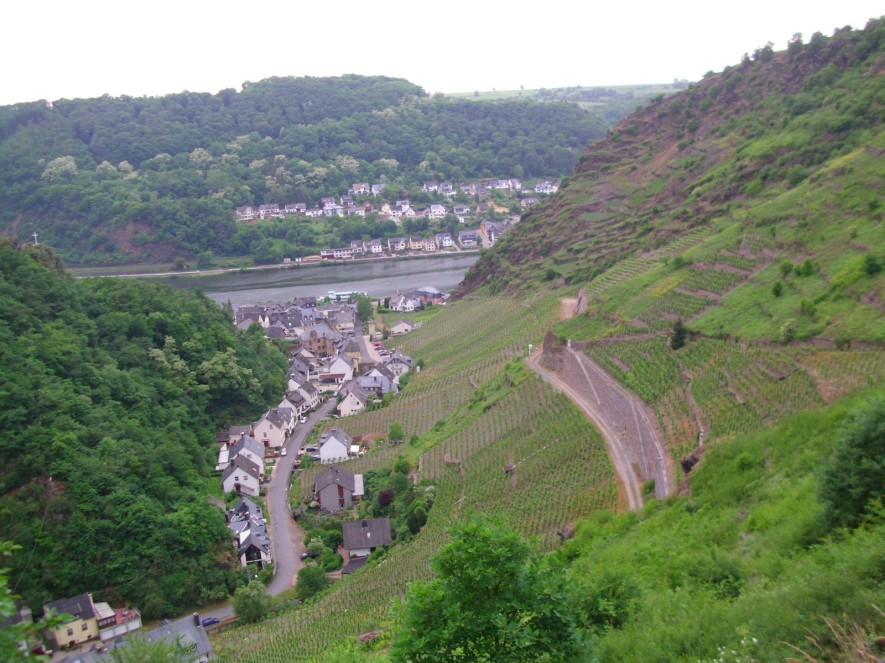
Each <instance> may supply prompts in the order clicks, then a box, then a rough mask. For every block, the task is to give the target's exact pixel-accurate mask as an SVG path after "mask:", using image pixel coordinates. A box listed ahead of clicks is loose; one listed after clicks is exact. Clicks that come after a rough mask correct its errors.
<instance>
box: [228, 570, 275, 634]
mask: <svg viewBox="0 0 885 663" xmlns="http://www.w3.org/2000/svg"><path fill="white" fill-rule="evenodd" d="M233 604H234V614H235V615H236V616H237V617H239V618H240V621H243V622H245V623H247V624H251V623H252V622H258V621H261V620H262V619H264V617H265V616H266V615H267V611H268V610H269V609H270V594H268V593H267V588H266V587H265V586H264V584H263V583H261V582H259V581H258V580H253V581H252V582H250V583H249V584H248V585H244V586H243V587H239V588H238V589H237V591H236V592H234V598H233Z"/></svg>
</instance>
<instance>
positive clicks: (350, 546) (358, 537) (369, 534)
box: [341, 518, 391, 573]
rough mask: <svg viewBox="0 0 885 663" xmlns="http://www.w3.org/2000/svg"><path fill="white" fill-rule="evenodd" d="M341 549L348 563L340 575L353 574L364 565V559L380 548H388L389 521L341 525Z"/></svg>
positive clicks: (366, 521) (356, 521) (360, 521)
mask: <svg viewBox="0 0 885 663" xmlns="http://www.w3.org/2000/svg"><path fill="white" fill-rule="evenodd" d="M341 530H342V535H343V542H342V547H343V548H344V549H345V550H346V551H347V556H348V559H349V563H348V564H347V566H346V567H345V569H343V570H342V573H345V572H346V573H353V572H354V571H355V570H357V569H358V568H360V567H361V566H362V565H363V564H365V559H366V558H367V557H368V556H369V555H370V554H371V553H372V552H373V551H374V550H375V549H376V548H379V547H381V546H389V545H390V541H391V536H390V519H389V518H374V519H372V520H353V521H351V522H347V523H342V524H341Z"/></svg>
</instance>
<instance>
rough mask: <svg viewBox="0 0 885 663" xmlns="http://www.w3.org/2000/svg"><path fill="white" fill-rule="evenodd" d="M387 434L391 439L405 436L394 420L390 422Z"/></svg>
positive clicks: (399, 438)
mask: <svg viewBox="0 0 885 663" xmlns="http://www.w3.org/2000/svg"><path fill="white" fill-rule="evenodd" d="M387 435H388V437H389V438H390V440H391V441H393V440H401V439H403V438H404V437H405V436H406V434H405V433H404V432H403V427H402V426H400V425H399V424H398V423H396V422H395V421H394V422H393V423H392V424H390V430H389V431H388V433H387Z"/></svg>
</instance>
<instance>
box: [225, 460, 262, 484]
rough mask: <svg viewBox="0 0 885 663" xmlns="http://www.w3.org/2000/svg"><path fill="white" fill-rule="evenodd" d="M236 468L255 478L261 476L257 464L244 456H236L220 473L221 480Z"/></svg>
mask: <svg viewBox="0 0 885 663" xmlns="http://www.w3.org/2000/svg"><path fill="white" fill-rule="evenodd" d="M237 470H241V471H243V472H246V473H247V474H249V475H250V476H252V477H254V478H256V479H258V478H260V477H261V470H260V469H259V467H258V465H256V464H255V463H253V462H252V461H251V460H249V459H248V458H246V457H245V456H237V457H236V458H234V459H233V460H232V461H231V464H230V465H228V466H227V467H225V468H224V473H223V474H222V475H221V480H222V481H224V480H225V479H227V478H228V477H229V476H230V475H231V474H233V473H234V472H236V471H237Z"/></svg>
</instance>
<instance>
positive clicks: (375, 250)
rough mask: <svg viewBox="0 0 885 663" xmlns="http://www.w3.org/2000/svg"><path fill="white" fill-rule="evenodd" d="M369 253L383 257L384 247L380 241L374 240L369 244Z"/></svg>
mask: <svg viewBox="0 0 885 663" xmlns="http://www.w3.org/2000/svg"><path fill="white" fill-rule="evenodd" d="M369 252H370V253H371V254H372V255H373V256H377V255H381V254H382V253H384V245H383V244H382V243H381V240H380V239H373V240H372V241H370V242H369Z"/></svg>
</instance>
